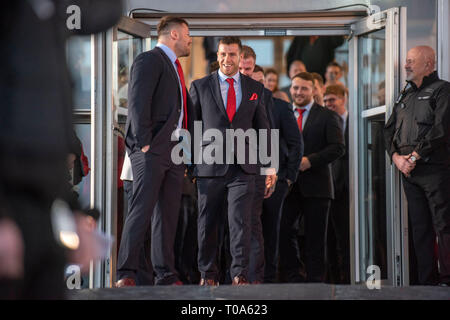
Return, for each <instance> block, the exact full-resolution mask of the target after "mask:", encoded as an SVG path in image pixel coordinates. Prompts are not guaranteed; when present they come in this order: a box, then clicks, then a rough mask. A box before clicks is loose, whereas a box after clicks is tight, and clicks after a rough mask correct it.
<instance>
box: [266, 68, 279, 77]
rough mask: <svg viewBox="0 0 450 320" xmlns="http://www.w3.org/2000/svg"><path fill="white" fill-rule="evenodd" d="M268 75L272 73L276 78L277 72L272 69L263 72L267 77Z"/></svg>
mask: <svg viewBox="0 0 450 320" xmlns="http://www.w3.org/2000/svg"><path fill="white" fill-rule="evenodd" d="M269 73H273V74H274V75H276V76H277V77H278V72H277V70H275V69H274V68H268V69H266V71H265V72H264V75H265V76H267V75H268V74H269Z"/></svg>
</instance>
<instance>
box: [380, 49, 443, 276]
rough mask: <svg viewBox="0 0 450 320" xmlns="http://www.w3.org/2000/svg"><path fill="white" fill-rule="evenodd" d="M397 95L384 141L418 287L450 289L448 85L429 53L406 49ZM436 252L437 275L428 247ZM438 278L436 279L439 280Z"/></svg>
mask: <svg viewBox="0 0 450 320" xmlns="http://www.w3.org/2000/svg"><path fill="white" fill-rule="evenodd" d="M405 70H406V74H407V82H408V84H407V86H406V87H405V89H404V90H403V91H402V93H401V95H400V97H399V98H398V99H397V103H396V104H395V106H394V110H393V112H392V115H391V117H390V119H389V121H388V122H387V123H386V126H385V130H384V136H385V143H386V148H387V152H388V153H389V156H390V157H391V159H392V161H393V162H394V163H395V165H396V167H397V168H398V169H399V170H400V171H401V172H402V173H403V174H402V179H403V187H404V190H405V194H406V198H407V201H408V218H409V222H410V226H411V229H412V230H411V231H412V240H413V245H414V250H415V255H416V258H417V271H418V281H419V284H421V285H436V284H438V283H440V284H442V285H448V284H450V106H449V103H450V83H449V82H447V81H443V80H440V79H439V77H438V75H437V72H436V71H434V70H435V53H434V50H433V49H432V48H430V47H427V46H419V47H415V48H412V49H411V50H410V51H409V52H408V55H407V58H406V64H405ZM436 236H437V238H438V247H439V254H438V255H439V257H438V259H439V266H440V270H439V272H438V268H437V263H436V257H435V255H434V247H435V240H436ZM439 276H440V279H439Z"/></svg>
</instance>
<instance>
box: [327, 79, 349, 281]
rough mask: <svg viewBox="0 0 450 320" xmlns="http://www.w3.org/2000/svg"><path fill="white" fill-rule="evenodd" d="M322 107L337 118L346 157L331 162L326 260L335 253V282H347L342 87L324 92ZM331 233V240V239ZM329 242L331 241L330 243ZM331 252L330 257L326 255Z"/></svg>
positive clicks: (345, 120) (346, 174)
mask: <svg viewBox="0 0 450 320" xmlns="http://www.w3.org/2000/svg"><path fill="white" fill-rule="evenodd" d="M323 101H324V104H325V107H327V108H328V109H329V110H331V111H334V112H336V114H337V115H338V116H339V118H340V121H341V124H342V128H343V134H344V139H345V154H344V156H342V157H340V158H339V159H337V160H335V161H334V162H333V163H332V169H333V183H334V189H335V191H334V192H335V195H334V200H333V201H332V202H331V209H330V217H329V220H328V231H329V232H328V236H329V237H330V238H331V239H327V240H328V241H327V257H328V263H330V262H332V260H333V259H332V257H331V253H332V252H335V253H336V258H337V261H333V262H335V263H336V267H337V279H334V282H336V283H342V284H348V283H350V239H349V237H350V233H349V232H350V201H349V197H350V194H349V190H350V189H349V167H348V111H347V108H346V107H345V103H346V90H345V88H344V87H343V86H341V85H330V86H328V87H327V89H326V90H325V95H324V100H323ZM333 234H334V239H333ZM330 240H331V241H330ZM328 253H330V255H328Z"/></svg>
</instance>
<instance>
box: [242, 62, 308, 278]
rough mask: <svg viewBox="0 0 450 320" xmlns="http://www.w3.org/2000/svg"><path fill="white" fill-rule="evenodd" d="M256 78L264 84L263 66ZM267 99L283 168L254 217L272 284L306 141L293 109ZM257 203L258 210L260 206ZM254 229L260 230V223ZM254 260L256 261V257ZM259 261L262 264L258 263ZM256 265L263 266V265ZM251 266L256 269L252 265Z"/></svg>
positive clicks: (267, 276) (265, 270)
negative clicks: (286, 211)
mask: <svg viewBox="0 0 450 320" xmlns="http://www.w3.org/2000/svg"><path fill="white" fill-rule="evenodd" d="M252 78H253V79H254V80H256V81H262V83H264V70H263V69H262V68H261V67H260V66H258V65H255V68H254V69H253V74H252ZM268 91H269V90H268ZM265 92H266V91H265ZM267 96H268V97H269V98H268V99H269V101H268V102H267V105H268V106H269V107H268V108H267V109H268V112H270V114H271V124H272V129H277V130H279V137H280V140H279V155H280V164H279V170H278V179H277V183H276V186H275V190H274V192H273V193H271V194H269V195H268V196H266V198H265V199H263V201H262V204H263V206H262V212H259V214H258V215H256V213H257V211H256V210H255V209H254V210H253V211H254V212H253V214H254V215H255V216H257V217H258V219H259V220H260V221H261V222H260V223H261V225H262V231H263V247H264V256H263V259H262V260H263V261H264V265H263V268H264V270H263V272H262V274H263V275H262V279H263V280H262V281H263V282H265V283H271V282H275V280H276V273H277V263H278V242H279V241H278V240H279V232H280V219H281V212H282V208H283V202H284V199H285V198H286V195H287V192H288V189H289V187H290V186H291V185H292V183H293V182H294V181H295V180H296V179H297V174H298V167H299V165H300V162H301V159H302V157H303V138H302V135H301V133H300V131H299V130H298V126H297V121H296V119H295V116H294V112H293V111H292V108H291V105H290V104H289V103H287V102H285V101H283V100H281V99H277V98H273V97H272V95H271V92H270V91H269V93H268V95H267ZM266 100H267V99H266ZM256 200H257V199H255V201H254V206H255V205H258V204H259V203H258V202H257V201H256ZM257 222H259V221H257ZM254 225H255V226H258V223H255V224H254ZM256 230H258V229H256ZM252 245H253V243H252ZM252 250H253V246H252ZM255 252H256V253H258V252H259V251H258V250H255ZM250 258H251V259H252V256H250ZM255 260H256V261H258V260H257V259H255ZM250 261H251V260H250ZM255 265H256V266H259V264H255ZM250 266H252V265H251V264H250ZM255 270H256V271H258V268H255ZM255 274H256V275H257V276H260V275H259V272H255Z"/></svg>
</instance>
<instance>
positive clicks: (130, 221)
mask: <svg viewBox="0 0 450 320" xmlns="http://www.w3.org/2000/svg"><path fill="white" fill-rule="evenodd" d="M157 31H158V44H157V45H156V48H154V49H153V50H150V51H147V52H143V53H141V54H140V55H138V56H137V57H136V59H135V61H134V62H133V65H132V67H131V72H130V85H129V92H128V97H129V99H128V110H129V116H128V120H127V126H126V134H125V144H126V146H127V152H128V154H129V156H130V160H131V167H132V171H133V199H132V202H131V207H130V209H129V214H128V216H127V218H126V220H125V224H124V226H123V232H122V241H121V244H120V249H119V256H118V262H117V278H118V279H119V281H118V282H117V284H116V286H117V287H125V286H134V285H136V274H137V271H138V268H139V260H140V258H139V257H140V255H141V251H142V250H143V248H144V241H145V235H146V233H147V232H148V231H149V228H150V227H151V225H152V241H151V242H152V244H151V260H152V264H153V269H154V272H155V273H156V279H155V284H156V285H171V284H176V285H179V284H182V282H181V281H180V279H179V278H178V274H177V271H176V270H175V258H174V241H175V233H176V228H177V222H178V214H179V209H180V202H181V194H182V185H183V183H182V182H183V177H184V171H185V165H184V164H175V163H174V162H173V161H172V159H171V152H172V149H173V147H174V146H175V145H176V143H177V142H175V141H171V136H172V134H174V135H175V136H180V129H181V128H183V129H188V128H189V127H190V125H189V121H190V120H191V118H192V117H191V115H190V114H189V110H190V99H189V95H188V93H187V91H186V87H185V82H184V75H183V70H182V68H181V64H180V62H179V60H178V58H179V57H186V56H188V55H189V54H190V51H191V44H192V39H191V37H190V36H189V27H188V24H187V22H186V21H185V20H183V19H181V18H178V17H173V16H166V17H163V18H162V19H161V21H160V22H159V24H158V27H157ZM154 209H155V210H154ZM152 214H154V217H153V219H154V220H155V221H154V223H153V224H152V223H151V218H152Z"/></svg>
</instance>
